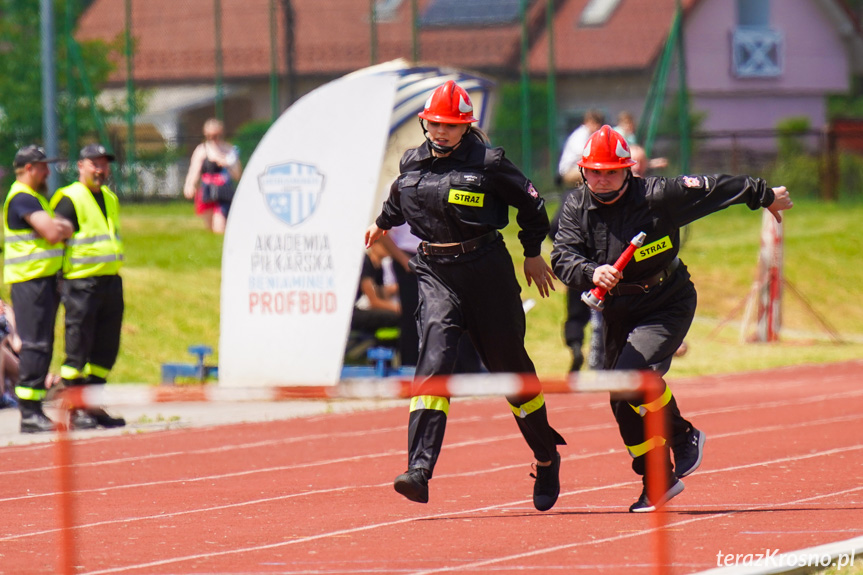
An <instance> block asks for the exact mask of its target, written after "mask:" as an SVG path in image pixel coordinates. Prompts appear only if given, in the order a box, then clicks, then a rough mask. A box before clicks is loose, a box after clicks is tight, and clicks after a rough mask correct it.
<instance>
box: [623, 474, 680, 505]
mask: <svg viewBox="0 0 863 575" xmlns="http://www.w3.org/2000/svg"><path fill="white" fill-rule="evenodd" d="M643 481H644V482H645V483H646V482H647V479H646V478H644V479H643ZM672 481H673V482H674V483H672V484H671V487H669V488H668V491H666V492H665V493H663V494H662V497H661V498H660V499H659V501H657V502H656V503H653V502H651V501H650V499H649V498H648V497H647V485H645V486H644V488H643V489H642V490H641V497H639V498H638V501H636V502H635V503H633V504H632V505H630V506H629V512H630V513H650V512H651V511H656V508H657V507H662V506H663V505H665V504H666V503H668V502H669V501H670V500H671V498H673V497H674V496H675V495H677V494H679V493H680V492H681V491H683V488H684V487H685V486H684V485H683V482H682V481H681V480H679V479H677V478H676V477H675V478H673V479H672Z"/></svg>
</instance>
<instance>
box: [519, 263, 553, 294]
mask: <svg viewBox="0 0 863 575" xmlns="http://www.w3.org/2000/svg"><path fill="white" fill-rule="evenodd" d="M524 277H525V278H527V285H528V286H530V284H531V283H532V282H536V289H538V290H539V295H540V296H542V297H548V294H549V291H548V290H549V289H551V290H552V291H555V290H554V284H553V283H552V280H555V279H557V277H555V275H554V271H552V269H551V266H550V265H548V264H547V263H546V262H545V260H544V259H542V256H533V257H529V258H524Z"/></svg>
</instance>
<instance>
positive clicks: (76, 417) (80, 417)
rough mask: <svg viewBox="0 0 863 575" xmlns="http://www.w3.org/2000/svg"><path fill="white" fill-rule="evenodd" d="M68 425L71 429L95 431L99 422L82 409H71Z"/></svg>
mask: <svg viewBox="0 0 863 575" xmlns="http://www.w3.org/2000/svg"><path fill="white" fill-rule="evenodd" d="M69 425H70V426H71V427H72V429H96V428H97V427H99V422H97V421H96V419H95V418H94V417H93V416H92V415H90V414H89V413H87V411H86V410H83V409H73V410H72V413H71V414H70V415H69Z"/></svg>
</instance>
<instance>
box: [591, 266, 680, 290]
mask: <svg viewBox="0 0 863 575" xmlns="http://www.w3.org/2000/svg"><path fill="white" fill-rule="evenodd" d="M679 265H680V259H679V258H674V261H673V262H671V263H670V264H668V267H667V268H665V269H664V270H662V271H661V272H659V273H657V274H654V275H652V276H650V277H649V278H647V279H645V280H642V281H640V282H638V283H619V284H617V285H616V286H614V287H613V288H611V289H610V290H608V293H610V294H611V295H639V294H645V293H647V292H649V291H650V289H651V288H654V287H656V286H658V285H660V284H661V283H662V282H664V281H665V280H667V279H668V278H670V277H671V276H672V274H674V272H675V271H677V266H679Z"/></svg>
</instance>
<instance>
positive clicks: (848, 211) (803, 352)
mask: <svg viewBox="0 0 863 575" xmlns="http://www.w3.org/2000/svg"><path fill="white" fill-rule="evenodd" d="M554 209H556V208H555V207H554V206H551V207H550V208H549V211H550V212H552V213H553V211H554ZM861 218H863V206H861V205H859V204H841V205H825V204H819V203H816V202H797V203H796V204H795V207H794V208H793V209H792V210H791V211H789V212H787V213H786V217H785V221H784V234H785V254H784V258H785V259H784V275H785V278H786V280H787V281H788V283H789V284H790V285H791V286H792V287H793V288H794V289H795V290H796V291H797V292H799V294H800V295H801V296H802V299H801V298H798V297H797V296H796V295H795V293H792V292H791V289H790V288H789V289H786V290H785V294H784V298H783V331H782V332H781V336H782V338H781V339H782V341H781V342H779V343H776V344H759V343H750V342H748V341H747V338H741V330H740V326H741V322H742V320H743V309H742V307H741V304H743V303H744V302H745V300H746V298H747V295H748V294H749V291H750V288H751V286H752V283H753V281H754V279H755V272H756V265H757V262H758V250H759V244H760V229H761V214H760V212H751V211H750V210H749V209H747V208H746V207H745V206H733V207H731V208H728V209H727V210H724V211H722V212H719V213H716V214H713V215H711V216H708V217H707V218H703V219H701V220H699V221H697V222H695V223H693V224H691V225H690V226H688V230H687V231H686V240H685V242H684V246H683V249H682V250H681V254H680V257H681V259H682V260H683V262H684V263H686V265H687V266H688V268H689V271H690V273H691V274H692V278H693V281H694V282H695V285H696V287H697V289H698V297H699V305H698V311H697V313H696V317H695V321H694V323H693V326H692V329H691V330H690V332H689V336H688V337H687V344H688V346H689V353H687V355H685V356H684V357H682V358H678V359H676V360H675V361H674V364H673V365H672V371H671V374H670V375H671V377H682V376H697V375H703V374H713V373H727V372H735V371H746V370H754V369H765V368H770V367H778V366H784V365H793V364H802V363H822V362H832V361H842V360H848V359H858V358H861V357H863V307H861V306H860V305H859V298H860V295H861V294H863V288H861V286H863V283H861V282H863V269H861V268H863V266H861V265H860V264H859V263H858V262H857V260H858V258H859V257H860V255H861V254H863V240H861V238H860V235H859V234H858V231H857V230H858V226H859V225H860V222H861V221H863V219H861ZM516 231H517V230H516V229H514V226H513V225H511V226H510V227H509V228H507V233H506V239H507V245H509V246H510V250H511V251H512V252H513V253H514V255H515V259H516V271H517V272H518V273H519V276H520V277H521V279H522V285H523V286H524V285H525V284H524V281H523V275H522V271H521V261H522V258H521V255H520V254H521V252H520V249H517V248H519V247H520V246H518V240H517V238H516V235H515V234H516ZM514 248H516V249H514ZM550 251H551V244H550V242H546V245H545V247H544V253H545V254H546V255H548V254H549V253H550ZM516 254H517V255H516ZM564 294H565V288H564V287H563V286H561V285H560V284H559V283H558V290H557V291H556V292H555V293H554V294H552V296H551V297H550V298H548V299H546V300H543V301H538V304H537V306H536V307H535V308H534V309H533V310H532V311H531V312H530V313H529V314H528V322H527V324H528V336H527V346H528V351H529V352H530V354H531V357H532V358H533V359H534V362H535V363H536V365H537V369H538V371H539V372H540V373H541V374H544V375H554V374H560V373H562V372H564V371H565V370H566V369H567V367H568V364H569V360H570V355H569V350H568V349H566V347H565V345H564V342H563V334H562V324H563V319H564V314H565V309H566V308H565V305H566V302H565V296H564ZM522 296H523V297H524V298H534V299H537V300H539V297H538V292H537V291H536V289H535V288H533V287H530V288H526V287H525V289H524V291H523V293H522ZM803 299H805V301H806V303H803ZM808 306H811V308H812V311H810V308H809V307H808ZM738 307H741V309H740V310H739V311H737V312H736V313H735V310H736V308H738ZM726 320H727V323H725V324H724V326H723V327H722V329H720V330H719V331H718V332H717V331H716V328H717V327H719V326H720V324H723V322H725V321H726ZM822 320H823V321H825V322H826V323H827V324H828V325H829V326H831V327H832V328H834V329H835V330H837V331H838V332H839V333H840V334H841V335H842V337H843V339H844V340H846V341H845V343H841V344H837V343H833V342H831V340H830V338H829V335H828V332H827V330H826V329H825V328H824V327H823V326H822V325H821V323H820V321H822ZM714 332H715V333H714Z"/></svg>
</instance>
